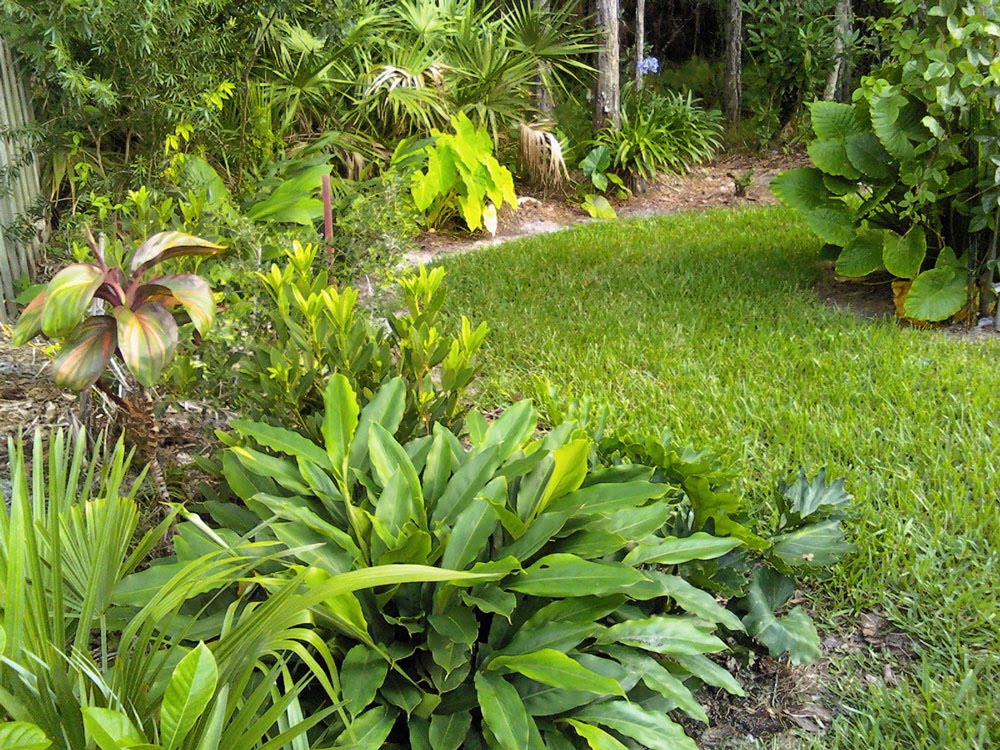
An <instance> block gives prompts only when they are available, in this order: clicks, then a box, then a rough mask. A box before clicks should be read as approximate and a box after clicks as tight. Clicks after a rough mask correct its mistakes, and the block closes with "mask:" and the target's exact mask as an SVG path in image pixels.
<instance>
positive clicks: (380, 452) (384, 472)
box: [368, 424, 426, 526]
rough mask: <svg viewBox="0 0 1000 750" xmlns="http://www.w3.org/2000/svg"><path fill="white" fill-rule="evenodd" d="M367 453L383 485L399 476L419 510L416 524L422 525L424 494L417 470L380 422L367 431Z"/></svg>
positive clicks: (376, 475) (423, 521)
mask: <svg viewBox="0 0 1000 750" xmlns="http://www.w3.org/2000/svg"><path fill="white" fill-rule="evenodd" d="M368 455H369V458H370V459H371V464H372V469H373V470H374V473H375V477H376V479H378V482H379V484H380V485H382V486H383V487H385V486H387V485H388V483H389V481H390V480H391V479H393V478H394V477H399V478H400V479H401V480H402V481H403V483H404V484H405V486H406V489H407V492H408V494H409V497H410V498H411V503H412V504H413V506H414V508H415V509H417V510H418V511H419V513H418V516H419V517H417V518H414V520H415V521H417V525H418V526H423V525H424V523H425V519H426V516H425V515H424V513H423V507H424V494H423V488H421V486H420V479H419V478H418V477H417V470H416V469H415V468H413V462H411V461H410V457H409V456H408V455H407V454H406V451H405V450H403V446H401V445H400V444H399V443H398V442H396V440H395V438H393V436H392V435H390V434H389V433H388V432H387V431H386V429H385V428H384V427H382V425H380V424H373V425H372V426H371V428H370V429H369V433H368Z"/></svg>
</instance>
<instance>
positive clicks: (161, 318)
mask: <svg viewBox="0 0 1000 750" xmlns="http://www.w3.org/2000/svg"><path fill="white" fill-rule="evenodd" d="M87 241H88V244H89V246H90V249H91V251H92V252H93V255H94V260H95V261H96V262H95V263H75V264H73V265H71V266H68V267H67V268H64V269H63V270H62V271H60V272H59V273H57V274H56V275H55V276H54V277H53V278H52V281H50V282H49V283H48V285H47V286H46V287H45V289H44V290H43V291H42V292H41V293H40V294H39V295H38V296H37V297H35V299H34V300H32V302H31V303H30V304H29V305H28V306H27V307H26V308H25V310H24V312H23V313H22V314H21V318H20V320H18V322H17V325H16V326H15V328H14V336H13V344H14V345H15V346H22V345H23V344H26V343H27V342H28V341H30V340H31V339H33V338H34V337H35V336H37V335H38V334H40V333H41V334H44V335H45V336H48V337H50V338H54V339H61V340H63V341H64V344H63V346H62V350H61V351H60V353H59V356H58V357H56V360H55V363H54V364H53V367H52V374H53V378H54V380H55V381H56V383H57V384H58V385H61V386H63V387H66V388H71V389H72V390H76V391H82V390H84V389H85V388H88V387H90V386H91V385H94V383H96V382H97V381H98V379H99V378H100V377H101V375H103V374H104V371H105V370H106V369H107V367H108V363H109V362H110V361H111V358H112V357H113V356H115V355H116V354H117V355H118V356H120V357H121V359H122V361H123V362H124V364H125V366H126V367H127V368H128V370H129V372H131V373H132V375H133V377H135V379H136V381H138V382H139V384H140V385H143V386H146V387H150V386H152V385H153V383H155V382H156V380H157V378H158V377H159V376H160V373H162V372H163V369H164V368H165V367H166V366H167V364H168V363H169V362H170V359H171V357H172V356H173V354H174V351H175V350H176V348H177V330H178V325H177V319H176V318H175V314H174V313H173V312H172V311H171V309H172V308H173V307H176V306H181V307H183V308H184V311H185V312H186V313H187V315H188V316H189V318H190V320H191V322H192V323H193V324H194V326H195V328H196V329H197V330H198V331H199V332H201V333H204V332H206V331H207V330H208V329H209V327H211V325H212V321H213V320H214V318H215V301H214V299H213V298H212V290H211V288H210V287H209V286H208V283H207V282H206V281H205V280H204V279H202V278H201V277H199V276H196V275H194V274H175V275H167V276H156V277H153V278H151V279H146V278H145V277H146V274H147V273H148V272H149V271H150V270H151V269H152V268H153V267H154V266H156V265H158V264H160V263H163V262H164V261H167V260H170V259H171V258H177V257H183V256H190V255H212V254H215V253H218V252H221V251H222V250H223V249H224V248H222V247H221V246H219V245H215V244H213V243H211V242H208V241H207V240H203V239H201V238H199V237H193V236H191V235H187V234H183V233H181V232H160V233H159V234H156V235H153V236H152V237H150V238H149V239H148V240H146V241H145V242H143V243H142V244H140V245H139V246H138V247H137V248H136V249H135V251H134V252H133V253H131V257H130V259H129V263H128V271H127V272H126V271H125V270H124V263H122V266H121V267H119V266H118V265H115V264H114V261H115V259H112V260H111V263H110V264H109V262H108V259H106V258H105V252H104V249H103V248H102V247H101V246H100V245H99V244H98V243H97V241H96V240H94V238H93V236H92V235H91V236H88V238H87ZM94 300H102V301H103V302H104V303H106V304H108V305H110V306H111V315H106V314H100V315H87V311H88V310H89V309H90V308H91V305H92V304H93V302H94ZM85 316H86V317H85ZM81 319H83V320H82V321H81Z"/></svg>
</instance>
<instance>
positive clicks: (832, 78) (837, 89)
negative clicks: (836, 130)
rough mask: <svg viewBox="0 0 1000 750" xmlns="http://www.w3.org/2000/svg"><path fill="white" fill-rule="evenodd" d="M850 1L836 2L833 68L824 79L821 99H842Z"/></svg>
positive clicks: (849, 24)
mask: <svg viewBox="0 0 1000 750" xmlns="http://www.w3.org/2000/svg"><path fill="white" fill-rule="evenodd" d="M851 16H852V11H851V0H837V10H836V18H837V32H836V36H835V37H834V40H833V67H832V68H831V69H830V75H829V76H827V79H826V88H825V90H824V91H823V98H824V99H826V100H827V101H835V100H840V99H843V98H844V91H845V89H846V86H847V79H848V73H849V70H848V61H847V47H846V44H845V42H846V40H847V35H848V34H850V33H851Z"/></svg>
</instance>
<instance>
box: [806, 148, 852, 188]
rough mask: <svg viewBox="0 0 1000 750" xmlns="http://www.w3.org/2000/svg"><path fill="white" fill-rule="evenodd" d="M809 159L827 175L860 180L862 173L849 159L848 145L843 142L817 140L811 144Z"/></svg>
mask: <svg viewBox="0 0 1000 750" xmlns="http://www.w3.org/2000/svg"><path fill="white" fill-rule="evenodd" d="M808 151H809V158H810V159H812V162H813V164H815V165H816V166H817V167H819V168H820V169H822V170H823V171H824V172H826V173H827V174H832V175H836V176H838V177H844V178H846V179H848V180H858V179H860V178H861V173H860V172H859V171H858V170H857V169H855V168H854V165H853V164H851V161H850V159H848V158H847V144H846V143H845V142H844V141H842V140H839V139H838V140H829V141H827V140H816V141H813V142H812V143H810V144H809V147H808Z"/></svg>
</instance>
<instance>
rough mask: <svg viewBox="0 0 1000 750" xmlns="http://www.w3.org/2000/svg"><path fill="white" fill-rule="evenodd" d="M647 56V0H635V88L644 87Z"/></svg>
mask: <svg viewBox="0 0 1000 750" xmlns="http://www.w3.org/2000/svg"><path fill="white" fill-rule="evenodd" d="M645 57H646V0H635V88H636V90H637V91H638V90H639V89H641V88H642V71H641V70H640V69H639V66H640V65H642V61H643V58H645Z"/></svg>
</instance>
